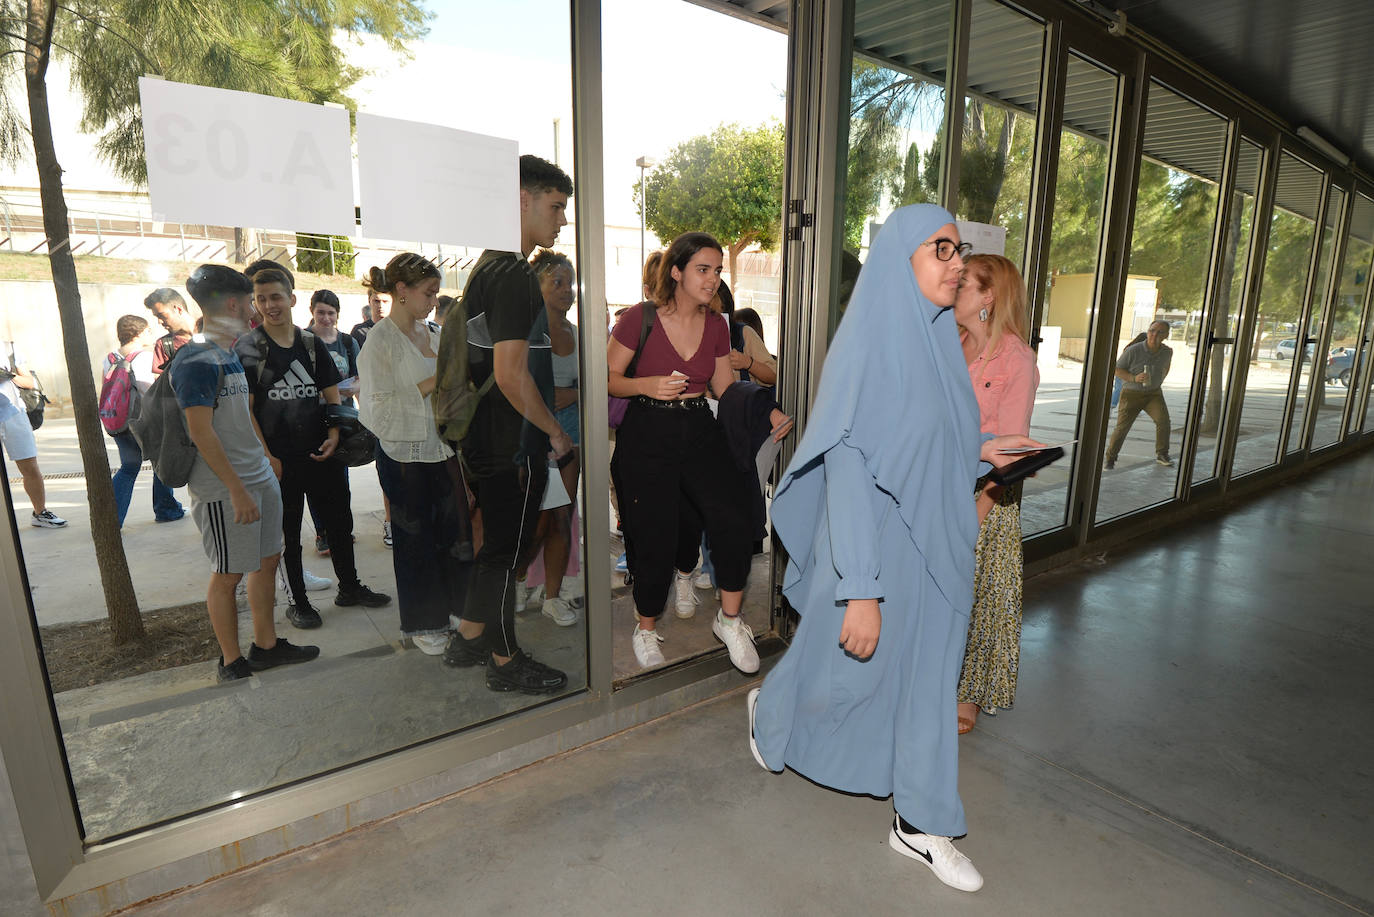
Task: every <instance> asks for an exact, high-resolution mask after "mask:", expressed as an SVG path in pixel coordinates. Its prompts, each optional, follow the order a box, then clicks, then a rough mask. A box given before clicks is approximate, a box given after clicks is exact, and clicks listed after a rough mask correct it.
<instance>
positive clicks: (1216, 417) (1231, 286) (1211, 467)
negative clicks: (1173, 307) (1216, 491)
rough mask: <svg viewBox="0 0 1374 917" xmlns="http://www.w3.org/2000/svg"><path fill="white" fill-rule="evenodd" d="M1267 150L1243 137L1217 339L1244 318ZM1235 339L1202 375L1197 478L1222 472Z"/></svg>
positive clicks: (1215, 353) (1213, 352) (1219, 346)
mask: <svg viewBox="0 0 1374 917" xmlns="http://www.w3.org/2000/svg"><path fill="white" fill-rule="evenodd" d="M1263 161H1264V153H1263V150H1261V149H1260V148H1259V147H1258V146H1256V145H1255V144H1253V143H1250V142H1249V141H1244V140H1243V141H1242V142H1241V147H1240V151H1239V154H1238V159H1237V162H1236V184H1235V191H1234V192H1233V200H1232V202H1231V208H1232V219H1231V223H1230V226H1229V232H1228V233H1227V236H1226V238H1225V239H1223V240H1222V245H1223V246H1224V247H1223V250H1222V256H1221V259H1220V261H1221V274H1220V276H1219V277H1218V278H1217V284H1218V290H1217V302H1218V303H1219V304H1220V305H1219V307H1218V308H1216V309H1214V310H1213V312H1212V316H1211V318H1210V319H1209V321H1210V322H1211V323H1212V336H1213V337H1214V338H1228V337H1231V336H1233V335H1234V334H1235V333H1236V328H1237V327H1238V326H1239V323H1240V309H1241V299H1242V297H1243V296H1244V294H1245V278H1246V276H1247V274H1248V273H1249V272H1248V259H1249V257H1250V236H1251V232H1252V230H1253V228H1254V220H1255V198H1256V195H1255V191H1256V180H1257V179H1258V178H1259V171H1260V165H1261V164H1262V163H1263ZM1233 351H1234V347H1233V345H1231V344H1225V343H1215V344H1213V345H1212V347H1211V348H1210V354H1208V355H1207V356H1206V357H1205V359H1207V360H1208V363H1207V368H1206V369H1205V370H1204V372H1203V377H1202V385H1203V392H1202V416H1201V417H1200V418H1199V420H1198V445H1197V451H1196V454H1195V456H1194V458H1193V477H1192V480H1193V483H1194V484H1196V483H1199V482H1201V481H1205V480H1208V479H1210V478H1212V477H1214V476H1215V475H1216V473H1217V458H1218V456H1219V453H1218V450H1217V437H1218V435H1219V433H1220V431H1221V426H1222V423H1221V422H1222V410H1223V408H1224V407H1225V405H1226V394H1227V389H1226V386H1227V384H1228V381H1229V379H1230V373H1231V356H1232V353H1233Z"/></svg>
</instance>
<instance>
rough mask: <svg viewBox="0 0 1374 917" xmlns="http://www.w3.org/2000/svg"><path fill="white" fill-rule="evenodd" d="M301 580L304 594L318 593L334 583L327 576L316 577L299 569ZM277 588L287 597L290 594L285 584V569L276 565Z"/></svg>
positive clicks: (289, 589)
mask: <svg viewBox="0 0 1374 917" xmlns="http://www.w3.org/2000/svg"><path fill="white" fill-rule="evenodd" d="M301 578H302V579H303V580H305V591H306V592H320V591H322V590H324V589H328V588H329V587H330V586H332V585H334V581H333V580H332V579H330V578H329V577H327V576H316V575H315V574H313V573H311V572H310V571H309V570H306V569H305V568H303V567H302V568H301ZM277 586H278V588H280V589H281V591H282V592H285V593H286V594H287V595H290V594H291V587H290V586H288V585H287V583H286V567H285V566H283V565H281V564H278V565H277Z"/></svg>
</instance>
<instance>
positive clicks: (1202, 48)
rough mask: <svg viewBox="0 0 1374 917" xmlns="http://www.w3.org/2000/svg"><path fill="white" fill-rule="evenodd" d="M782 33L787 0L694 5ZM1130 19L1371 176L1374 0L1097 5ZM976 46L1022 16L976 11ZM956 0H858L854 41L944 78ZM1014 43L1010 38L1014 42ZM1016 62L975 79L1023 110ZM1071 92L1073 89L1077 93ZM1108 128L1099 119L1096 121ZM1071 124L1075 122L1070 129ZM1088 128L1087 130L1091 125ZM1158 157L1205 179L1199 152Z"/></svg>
mask: <svg viewBox="0 0 1374 917" xmlns="http://www.w3.org/2000/svg"><path fill="white" fill-rule="evenodd" d="M697 2H700V3H702V5H706V6H713V7H716V8H720V9H728V10H729V11H730V12H732V13H735V14H736V15H741V16H743V17H745V18H749V19H752V20H754V21H757V22H760V23H763V24H767V25H770V26H773V27H785V26H786V22H787V2H786V0H697ZM1093 5H1095V6H1097V7H1098V8H1099V9H1101V8H1104V7H1105V8H1111V9H1119V10H1122V11H1124V12H1125V13H1126V15H1127V18H1128V20H1129V21H1130V23H1131V25H1132V26H1135V27H1137V28H1139V29H1140V30H1141V31H1143V32H1145V33H1147V34H1149V35H1151V36H1152V37H1153V38H1155V39H1156V40H1157V41H1159V42H1160V43H1161V44H1164V45H1166V46H1168V47H1172V48H1174V49H1176V50H1177V51H1178V52H1180V53H1181V54H1182V55H1183V56H1184V57H1186V58H1188V59H1189V60H1192V61H1194V62H1195V63H1196V64H1197V65H1199V66H1200V67H1202V68H1203V69H1205V70H1208V71H1210V72H1212V73H1214V74H1216V75H1217V76H1218V77H1220V78H1221V79H1223V80H1224V81H1226V82H1228V83H1230V84H1231V85H1232V86H1234V87H1236V89H1238V90H1239V91H1241V92H1243V93H1245V94H1246V95H1248V96H1250V97H1251V98H1252V99H1254V100H1255V101H1256V102H1258V103H1259V104H1260V105H1262V106H1264V107H1265V108H1267V109H1269V110H1270V111H1273V112H1274V113H1275V114H1277V115H1279V116H1280V117H1282V118H1284V119H1285V120H1287V121H1288V122H1289V123H1290V124H1291V125H1292V126H1294V127H1296V126H1298V125H1302V124H1306V125H1309V126H1311V127H1312V128H1313V129H1314V130H1316V131H1317V132H1318V133H1319V134H1321V135H1323V136H1324V137H1326V138H1327V139H1328V140H1330V141H1332V142H1333V143H1335V144H1336V146H1337V147H1339V148H1341V149H1342V150H1344V151H1346V152H1348V153H1350V154H1351V155H1352V156H1353V157H1354V158H1355V160H1356V162H1357V163H1358V164H1359V165H1360V166H1361V167H1362V168H1363V169H1364V170H1365V171H1366V172H1369V173H1374V79H1371V71H1374V4H1371V3H1370V0H1304V2H1302V3H1297V2H1294V0H1207V2H1205V3H1199V2H1198V0H1093ZM974 11H975V12H974V31H973V33H972V34H973V37H974V38H975V40H976V39H977V38H978V36H979V35H980V34H981V35H982V36H983V38H984V39H986V40H987V41H988V42H990V44H988V47H993V46H994V44H995V39H994V38H993V34H992V33H993V32H995V31H996V30H997V29H998V28H999V27H1002V28H1006V29H1009V30H1012V32H1014V33H1019V32H1021V31H1022V30H1023V29H1024V25H1025V20H1024V19H1023V18H1022V17H1020V16H1019V15H1016V14H1012V13H1010V12H1009V11H1007V10H1004V9H996V10H994V9H993V7H992V5H991V4H985V3H976V4H974ZM950 15H951V3H950V0H856V4H855V23H854V34H855V45H856V46H857V47H858V48H860V49H862V50H863V51H866V52H867V53H868V54H871V55H872V56H874V57H877V58H879V59H883V60H885V61H888V62H890V63H891V64H894V65H897V66H899V67H901V68H902V69H905V70H908V71H911V72H913V73H916V74H920V75H925V76H929V77H932V78H934V79H936V80H939V81H943V80H944V76H945V57H946V42H947V36H948V28H947V26H948V22H949V18H950ZM1006 37H1007V38H1008V39H1009V40H1010V39H1012V38H1013V35H1008V36H1006ZM1009 51H1011V52H1012V53H1009V54H1008V55H1007V56H1004V57H999V56H997V55H995V54H993V55H981V54H980V55H973V54H970V61H969V84H970V86H972V87H974V88H975V89H976V90H977V89H981V90H982V91H983V92H985V93H987V94H988V95H993V96H996V97H997V98H1000V99H1004V100H1006V101H1008V102H1010V103H1012V104H1015V105H1018V106H1024V105H1029V104H1032V103H1033V101H1034V99H1035V92H1034V84H1035V78H1034V76H1033V74H1032V73H1031V72H1030V70H1029V69H1028V67H1027V65H1028V63H1029V64H1033V63H1034V61H1033V60H1030V59H1029V58H1027V56H1026V55H1027V53H1028V51H1029V49H1027V48H1026V47H1024V45H1023V44H1020V43H1018V42H1017V41H1015V40H1013V41H1012V45H1011V46H1010V47H1009ZM1070 90H1071V92H1072V91H1073V89H1072V87H1070ZM1097 120H1098V122H1099V123H1100V120H1101V119H1100V118H1098V119H1097ZM1071 123H1073V122H1071ZM1085 127H1086V124H1085ZM1151 155H1155V156H1156V157H1157V158H1159V159H1161V160H1165V161H1170V162H1173V163H1175V164H1177V165H1179V166H1180V167H1182V168H1186V169H1187V170H1188V171H1195V172H1196V173H1197V174H1201V175H1207V174H1208V173H1209V171H1210V170H1206V169H1205V163H1199V164H1194V163H1193V162H1192V161H1191V160H1192V157H1186V156H1185V157H1182V158H1178V157H1177V154H1173V155H1172V157H1171V151H1169V150H1165V149H1161V150H1159V151H1151Z"/></svg>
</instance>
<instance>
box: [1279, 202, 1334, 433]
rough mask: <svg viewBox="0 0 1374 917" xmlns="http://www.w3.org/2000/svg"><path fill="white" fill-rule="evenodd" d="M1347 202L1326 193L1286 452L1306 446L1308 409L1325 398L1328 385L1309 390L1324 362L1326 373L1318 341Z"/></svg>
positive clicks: (1319, 406)
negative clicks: (1317, 352)
mask: <svg viewBox="0 0 1374 917" xmlns="http://www.w3.org/2000/svg"><path fill="white" fill-rule="evenodd" d="M1344 206H1345V192H1344V191H1342V190H1341V189H1340V188H1337V187H1335V186H1332V187H1331V188H1330V189H1329V190H1328V191H1327V194H1326V225H1325V226H1324V227H1323V228H1322V246H1321V254H1320V256H1319V258H1318V261H1317V276H1316V278H1315V279H1314V280H1313V283H1312V289H1311V290H1310V291H1309V293H1308V296H1309V297H1310V298H1311V300H1312V308H1311V311H1310V313H1309V314H1308V316H1307V339H1306V341H1305V344H1304V346H1303V347H1302V348H1301V350H1302V352H1301V353H1300V354H1299V355H1298V357H1299V359H1298V372H1299V373H1300V378H1299V380H1298V390H1297V394H1296V401H1295V407H1294V408H1293V423H1292V425H1291V426H1290V427H1289V428H1288V446H1287V450H1286V452H1287V454H1288V455H1292V454H1293V453H1295V452H1298V451H1300V450H1301V449H1302V447H1303V431H1304V430H1305V429H1306V428H1307V422H1308V412H1309V411H1312V410H1317V411H1321V410H1322V409H1323V405H1324V404H1325V401H1326V393H1325V391H1324V388H1325V386H1324V385H1322V386H1319V387H1318V389H1317V390H1316V391H1315V392H1312V396H1311V398H1310V399H1309V398H1308V393H1309V391H1311V388H1310V387H1311V385H1312V380H1313V378H1314V377H1315V375H1316V367H1317V366H1321V368H1322V374H1323V375H1325V373H1326V359H1325V357H1318V356H1317V355H1316V348H1317V344H1318V343H1320V341H1321V330H1322V321H1323V319H1324V317H1325V316H1327V315H1329V308H1330V303H1329V302H1328V301H1327V289H1326V288H1327V284H1328V283H1329V282H1330V280H1331V268H1332V265H1333V264H1334V263H1335V259H1336V228H1337V226H1338V225H1339V224H1340V219H1341V209H1342V208H1343V207H1344Z"/></svg>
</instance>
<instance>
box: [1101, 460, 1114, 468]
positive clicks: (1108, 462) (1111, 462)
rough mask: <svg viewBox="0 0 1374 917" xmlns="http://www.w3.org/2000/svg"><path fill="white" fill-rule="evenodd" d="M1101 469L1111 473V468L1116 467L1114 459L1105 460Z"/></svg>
mask: <svg viewBox="0 0 1374 917" xmlns="http://www.w3.org/2000/svg"><path fill="white" fill-rule="evenodd" d="M1102 467H1103V468H1105V469H1107V470H1108V471H1111V470H1112V469H1113V468H1115V467H1116V459H1107V460H1106V461H1105V462H1103V463H1102Z"/></svg>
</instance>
